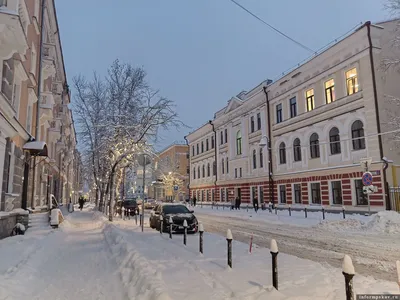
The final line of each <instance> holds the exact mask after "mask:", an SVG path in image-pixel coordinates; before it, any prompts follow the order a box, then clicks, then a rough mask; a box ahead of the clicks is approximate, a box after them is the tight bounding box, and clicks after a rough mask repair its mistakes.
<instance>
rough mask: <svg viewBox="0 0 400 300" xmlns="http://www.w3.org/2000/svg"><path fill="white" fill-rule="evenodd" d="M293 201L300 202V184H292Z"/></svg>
mask: <svg viewBox="0 0 400 300" xmlns="http://www.w3.org/2000/svg"><path fill="white" fill-rule="evenodd" d="M293 194H294V203H301V184H300V183H295V184H294V185H293Z"/></svg>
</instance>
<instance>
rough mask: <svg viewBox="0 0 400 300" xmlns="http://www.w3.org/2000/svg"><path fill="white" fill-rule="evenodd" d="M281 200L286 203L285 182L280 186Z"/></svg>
mask: <svg viewBox="0 0 400 300" xmlns="http://www.w3.org/2000/svg"><path fill="white" fill-rule="evenodd" d="M279 202H280V203H282V204H285V203H286V185H284V184H282V185H280V186H279Z"/></svg>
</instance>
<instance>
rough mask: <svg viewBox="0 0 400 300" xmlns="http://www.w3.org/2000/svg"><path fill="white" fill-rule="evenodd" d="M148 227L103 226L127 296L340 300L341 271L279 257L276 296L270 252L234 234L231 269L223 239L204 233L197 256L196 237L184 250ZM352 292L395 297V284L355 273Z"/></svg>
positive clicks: (146, 299) (178, 239)
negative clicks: (142, 229) (240, 240)
mask: <svg viewBox="0 0 400 300" xmlns="http://www.w3.org/2000/svg"><path fill="white" fill-rule="evenodd" d="M115 225H117V226H118V227H117V226H115ZM147 226H148V225H147V224H146V227H145V231H144V232H143V233H142V232H141V229H140V227H138V226H136V225H135V223H134V221H133V220H130V221H122V220H115V222H114V224H113V225H109V224H107V225H106V227H105V231H104V232H105V236H106V239H107V242H108V244H109V245H111V248H112V253H113V254H114V257H115V258H116V259H117V263H118V264H120V265H121V266H120V275H121V278H122V280H123V283H124V285H125V286H126V287H127V288H128V289H129V290H130V293H128V295H129V296H134V295H135V296H136V297H138V298H140V299H143V300H153V299H174V300H180V299H194V300H195V299H249V300H250V299H272V300H274V299H292V300H294V299H321V300H322V299H327V300H336V299H344V298H345V288H344V277H343V274H342V270H341V269H337V268H333V267H331V266H329V265H325V264H324V265H322V264H319V263H316V262H312V261H308V260H304V259H300V258H297V257H294V256H290V255H286V254H284V253H279V255H278V269H279V291H276V290H275V289H274V288H273V287H272V286H271V285H272V279H271V268H272V266H271V254H270V250H268V249H265V248H260V247H258V246H257V245H253V251H252V253H249V248H248V247H249V245H248V244H244V243H240V242H237V241H235V235H234V234H233V239H234V241H233V268H232V269H230V268H229V267H228V266H227V257H226V252H227V250H226V243H227V242H226V238H225V237H222V236H218V235H214V234H209V233H207V232H205V233H204V255H202V254H200V253H199V236H198V234H195V235H188V239H187V246H184V245H183V237H182V235H181V234H174V235H173V238H172V239H169V235H168V234H162V235H161V234H160V233H159V232H157V231H155V230H151V229H149V228H147ZM205 229H206V230H207V228H205ZM278 244H279V241H278ZM277 246H279V245H277ZM274 247H275V246H274ZM349 254H350V255H351V253H349ZM349 261H350V258H349V257H348V258H347V259H346V261H345V265H344V266H345V269H346V271H349V272H350V271H352V269H351V266H350V264H349ZM395 263H396V262H395V261H394V262H393V264H395ZM355 272H357V269H355ZM371 275H372V274H371ZM393 276H394V277H395V276H396V275H395V274H393ZM138 288H140V290H139V291H138ZM354 289H355V293H357V294H360V293H366V294H380V293H388V294H390V293H393V294H395V293H397V291H398V285H397V284H396V283H395V282H387V281H382V280H375V279H373V278H372V277H363V276H361V275H358V274H356V276H355V277H354ZM135 293H136V294H135Z"/></svg>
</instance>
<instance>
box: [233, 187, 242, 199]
mask: <svg viewBox="0 0 400 300" xmlns="http://www.w3.org/2000/svg"><path fill="white" fill-rule="evenodd" d="M236 197H239V199H240V202H241V201H242V189H241V188H236V191H235V198H236Z"/></svg>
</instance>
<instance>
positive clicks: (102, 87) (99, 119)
mask: <svg viewBox="0 0 400 300" xmlns="http://www.w3.org/2000/svg"><path fill="white" fill-rule="evenodd" d="M73 82H74V86H75V90H76V95H75V99H74V112H75V116H76V121H77V124H78V126H77V131H78V137H79V141H80V144H81V147H82V152H83V156H84V161H85V163H86V164H87V166H86V167H87V169H88V170H90V171H91V173H92V177H93V180H94V182H95V184H96V186H97V188H98V190H99V194H100V197H99V199H97V200H99V201H100V203H98V201H96V203H97V204H98V205H99V207H100V208H101V207H102V206H103V196H104V195H106V194H107V193H109V192H112V193H113V192H114V190H113V188H114V186H112V185H113V184H114V183H113V180H114V177H113V176H114V175H115V174H116V173H118V171H119V169H121V168H122V166H123V165H126V164H129V161H132V160H134V159H135V157H136V156H135V155H137V154H139V153H142V152H143V151H145V152H146V151H147V152H149V147H148V146H146V143H149V142H154V141H156V140H157V132H158V130H159V129H160V128H163V129H168V128H171V127H175V128H177V127H180V126H182V125H183V124H182V123H181V122H180V121H179V119H178V114H177V113H176V111H175V106H174V103H173V101H172V100H169V99H168V98H166V97H162V96H161V95H160V93H159V91H154V90H153V89H152V88H151V87H150V86H149V84H148V83H147V81H146V72H145V71H144V69H143V68H137V67H133V66H132V65H130V64H122V63H120V62H119V61H118V60H116V61H115V62H114V63H113V64H112V65H111V66H110V68H109V69H108V73H107V76H106V77H105V78H104V79H102V78H101V77H100V76H98V75H97V74H96V73H94V76H93V79H92V80H91V81H88V80H87V79H86V78H84V77H82V76H78V77H75V78H74V80H73Z"/></svg>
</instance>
